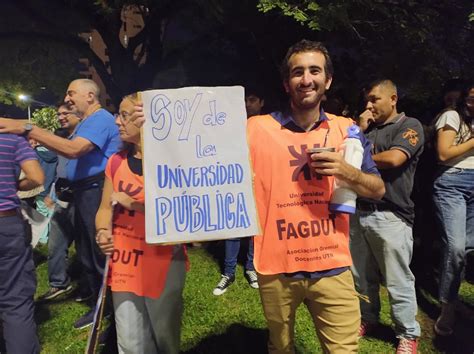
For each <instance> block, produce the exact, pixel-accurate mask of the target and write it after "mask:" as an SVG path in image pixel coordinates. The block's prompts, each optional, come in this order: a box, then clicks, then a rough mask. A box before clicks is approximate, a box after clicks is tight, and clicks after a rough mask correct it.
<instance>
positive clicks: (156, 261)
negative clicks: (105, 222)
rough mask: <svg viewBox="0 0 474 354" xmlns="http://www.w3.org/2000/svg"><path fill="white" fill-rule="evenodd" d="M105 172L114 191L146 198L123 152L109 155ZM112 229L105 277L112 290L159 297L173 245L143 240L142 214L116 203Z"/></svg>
mask: <svg viewBox="0 0 474 354" xmlns="http://www.w3.org/2000/svg"><path fill="white" fill-rule="evenodd" d="M105 175H106V176H107V177H108V178H109V179H110V180H111V181H112V185H113V189H114V192H125V193H127V194H128V195H129V196H130V197H132V198H133V199H135V200H137V201H141V202H143V201H144V200H145V193H144V188H143V176H138V175H136V174H134V173H133V172H132V171H131V170H130V168H129V166H128V162H127V156H126V153H124V152H119V153H118V154H114V155H112V156H111V157H110V159H109V161H108V163H107V167H106V169H105ZM112 233H113V236H114V252H113V254H112V256H111V258H110V260H111V261H110V262H109V265H110V268H109V279H108V285H109V286H110V287H111V289H112V291H127V292H132V293H134V294H136V295H138V296H146V297H150V298H158V297H159V296H160V294H161V292H162V291H163V289H164V287H165V283H166V277H167V274H168V269H169V266H170V263H171V259H172V256H173V246H152V245H148V244H146V243H145V215H144V214H142V213H140V212H137V211H130V210H128V209H125V208H123V207H121V206H120V205H117V206H116V207H115V212H114V218H113V227H112Z"/></svg>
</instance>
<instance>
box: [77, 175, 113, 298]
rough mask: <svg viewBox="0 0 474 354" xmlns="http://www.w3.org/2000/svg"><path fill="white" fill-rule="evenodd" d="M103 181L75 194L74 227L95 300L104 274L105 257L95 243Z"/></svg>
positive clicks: (79, 253) (85, 272)
mask: <svg viewBox="0 0 474 354" xmlns="http://www.w3.org/2000/svg"><path fill="white" fill-rule="evenodd" d="M103 184H104V183H103V180H102V181H101V182H100V183H94V184H93V185H92V186H90V187H89V188H87V189H81V190H78V191H75V192H74V196H73V201H72V203H74V208H75V210H74V226H75V228H76V232H77V235H78V237H77V240H76V247H77V253H78V256H79V259H80V260H81V263H82V266H83V271H84V274H85V276H86V279H87V282H88V284H89V287H90V290H91V291H92V294H93V295H94V297H95V298H97V296H98V295H99V290H100V286H101V284H102V275H103V274H104V266H105V256H104V254H103V253H102V252H101V251H100V248H99V246H97V243H96V241H95V215H96V214H97V210H98V209H99V205H100V200H101V197H102V187H103Z"/></svg>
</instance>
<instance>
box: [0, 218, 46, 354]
mask: <svg viewBox="0 0 474 354" xmlns="http://www.w3.org/2000/svg"><path fill="white" fill-rule="evenodd" d="M0 222H1V224H2V227H1V228H0V322H3V337H4V338H5V344H6V347H7V348H6V349H7V352H8V353H12V354H14V353H28V354H35V353H39V352H40V345H39V341H38V336H37V335H36V323H35V319H34V313H35V306H34V302H33V296H34V295H35V290H36V274H35V265H34V263H33V252H32V250H31V246H30V241H31V239H28V237H27V227H29V225H28V226H27V225H25V221H24V220H23V219H22V218H21V216H19V215H16V216H8V217H3V218H0ZM30 236H31V233H30Z"/></svg>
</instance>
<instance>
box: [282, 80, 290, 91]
mask: <svg viewBox="0 0 474 354" xmlns="http://www.w3.org/2000/svg"><path fill="white" fill-rule="evenodd" d="M283 87H284V88H285V92H286V93H290V85H288V80H285V81H283Z"/></svg>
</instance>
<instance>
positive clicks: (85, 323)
mask: <svg viewBox="0 0 474 354" xmlns="http://www.w3.org/2000/svg"><path fill="white" fill-rule="evenodd" d="M92 323H94V309H92V310H90V311H89V312H87V313H86V314H85V315H83V316H82V317H81V318H79V319H78V320H77V321H76V322H75V323H74V328H75V329H83V328H86V327H89V326H90V325H92Z"/></svg>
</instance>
